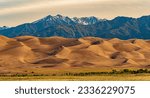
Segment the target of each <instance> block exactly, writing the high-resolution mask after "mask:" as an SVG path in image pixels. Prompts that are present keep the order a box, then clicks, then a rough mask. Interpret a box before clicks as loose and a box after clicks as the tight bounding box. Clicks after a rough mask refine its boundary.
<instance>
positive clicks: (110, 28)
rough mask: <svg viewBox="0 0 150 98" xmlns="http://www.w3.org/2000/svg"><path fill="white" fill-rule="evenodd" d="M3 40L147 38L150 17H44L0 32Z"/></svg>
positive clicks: (148, 36) (148, 35) (149, 36)
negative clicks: (4, 37)
mask: <svg viewBox="0 0 150 98" xmlns="http://www.w3.org/2000/svg"><path fill="white" fill-rule="evenodd" d="M0 34H1V35H4V36H7V37H16V36H23V35H30V36H37V37H50V36H62V37H66V38H80V37H86V36H93V37H101V38H120V39H131V38H139V39H150V15H149V16H142V17H139V18H132V17H124V16H118V17H116V18H114V19H112V20H107V19H99V18H96V17H94V16H91V17H81V18H77V17H73V18H69V17H68V16H62V15H59V14H58V15H56V16H51V15H48V16H46V17H44V18H42V19H39V20H37V21H34V22H32V23H25V24H21V25H18V26H16V27H11V28H7V29H2V30H0Z"/></svg>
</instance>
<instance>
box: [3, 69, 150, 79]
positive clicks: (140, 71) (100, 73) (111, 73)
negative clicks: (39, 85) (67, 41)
mask: <svg viewBox="0 0 150 98" xmlns="http://www.w3.org/2000/svg"><path fill="white" fill-rule="evenodd" d="M115 74H150V70H148V69H138V70H130V69H123V70H115V69H114V70H112V71H109V72H79V73H75V72H64V73H61V74H60V73H53V74H35V73H34V72H31V74H18V73H17V74H1V75H0V77H2V76H4V77H5V76H10V77H27V76H33V77H35V76H101V75H108V76H109V75H110V76H111V75H115Z"/></svg>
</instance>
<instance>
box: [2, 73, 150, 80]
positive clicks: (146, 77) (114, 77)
mask: <svg viewBox="0 0 150 98" xmlns="http://www.w3.org/2000/svg"><path fill="white" fill-rule="evenodd" d="M0 81H150V74H138V75H133V74H132V75H131V74H120V75H100V76H20V77H18V76H14V77H11V76H0Z"/></svg>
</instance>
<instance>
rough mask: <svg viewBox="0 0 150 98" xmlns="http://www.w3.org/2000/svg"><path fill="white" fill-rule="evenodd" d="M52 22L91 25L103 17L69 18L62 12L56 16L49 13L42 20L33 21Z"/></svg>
mask: <svg viewBox="0 0 150 98" xmlns="http://www.w3.org/2000/svg"><path fill="white" fill-rule="evenodd" d="M43 21H45V22H51V23H57V24H69V25H71V24H81V25H91V24H95V23H97V22H99V21H101V19H98V18H96V17H94V16H92V17H81V18H77V17H74V18H69V17H68V16H62V15H60V14H58V15H56V16H51V15H48V16H46V17H44V18H42V19H40V20H37V21H35V22H33V23H37V22H43Z"/></svg>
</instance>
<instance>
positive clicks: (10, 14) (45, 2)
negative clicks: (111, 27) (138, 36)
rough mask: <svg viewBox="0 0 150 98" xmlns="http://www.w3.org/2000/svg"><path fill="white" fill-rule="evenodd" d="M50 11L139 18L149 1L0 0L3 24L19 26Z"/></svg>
mask: <svg viewBox="0 0 150 98" xmlns="http://www.w3.org/2000/svg"><path fill="white" fill-rule="evenodd" d="M49 14H50V15H56V14H62V15H64V16H70V17H82V16H96V17H99V18H102V19H103V18H106V19H112V18H114V17H116V16H129V17H140V16H143V15H150V0H0V26H4V25H5V26H16V25H19V24H22V23H26V22H32V21H35V20H38V19H40V18H42V17H45V16H47V15H49Z"/></svg>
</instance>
